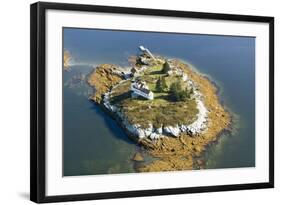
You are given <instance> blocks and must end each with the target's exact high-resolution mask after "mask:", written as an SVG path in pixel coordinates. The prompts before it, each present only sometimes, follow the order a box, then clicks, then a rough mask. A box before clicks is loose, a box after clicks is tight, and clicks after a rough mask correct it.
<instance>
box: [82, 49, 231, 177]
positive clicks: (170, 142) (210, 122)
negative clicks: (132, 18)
mask: <svg viewBox="0 0 281 205" xmlns="http://www.w3.org/2000/svg"><path fill="white" fill-rule="evenodd" d="M139 49H140V54H139V55H138V56H134V57H130V61H131V63H132V67H126V68H123V67H120V66H117V65H112V64H102V65H99V66H97V67H96V68H95V69H94V70H93V71H92V72H91V73H90V74H89V75H88V79H87V81H88V84H89V85H90V86H91V87H93V90H94V92H93V95H92V96H91V97H90V99H91V100H93V101H94V102H95V103H97V104H98V105H100V106H101V107H102V108H103V109H104V111H106V112H107V113H108V114H110V115H111V116H112V117H113V118H114V119H115V120H116V122H117V123H118V124H119V125H120V126H121V127H122V128H123V129H124V130H125V132H126V133H127V134H128V136H129V137H130V138H131V139H133V140H135V141H136V142H137V143H139V145H140V146H141V147H143V148H144V149H145V150H146V152H148V153H149V154H150V155H151V156H152V157H154V159H155V160H152V161H151V162H149V163H143V164H142V166H139V167H138V168H137V171H139V172H151V171H176V170H188V169H200V168H204V162H202V160H199V157H200V156H201V155H202V153H203V151H204V150H205V148H206V146H207V145H209V144H210V143H212V142H214V141H216V140H217V139H218V137H219V136H220V134H221V133H222V132H224V131H225V130H228V129H229V127H230V122H231V117H230V114H229V112H227V111H226V109H225V108H224V107H223V105H222V104H221V103H220V100H219V98H218V95H217V88H216V86H215V85H214V84H213V83H212V82H211V81H210V80H209V79H208V78H207V77H206V76H204V75H202V74H200V73H199V72H198V71H196V70H195V69H193V68H192V67H191V66H190V65H188V64H187V63H184V62H182V61H180V60H177V59H167V58H165V57H163V56H158V55H153V54H152V53H151V52H150V51H149V50H148V49H147V48H144V47H143V46H140V47H139ZM132 59H133V60H132ZM136 156H138V155H136ZM140 158H141V157H139V156H138V159H140Z"/></svg>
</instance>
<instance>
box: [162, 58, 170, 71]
mask: <svg viewBox="0 0 281 205" xmlns="http://www.w3.org/2000/svg"><path fill="white" fill-rule="evenodd" d="M169 70H171V66H170V64H169V63H168V61H167V60H166V61H165V63H164V64H163V68H162V72H163V73H167V72H168V71H169Z"/></svg>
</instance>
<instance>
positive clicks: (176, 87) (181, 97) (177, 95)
mask: <svg viewBox="0 0 281 205" xmlns="http://www.w3.org/2000/svg"><path fill="white" fill-rule="evenodd" d="M170 93H171V95H172V97H173V98H174V99H176V100H177V101H187V100H189V99H190V98H191V95H192V94H193V88H191V89H190V90H188V89H187V88H186V89H183V88H182V85H181V82H180V81H177V82H174V83H172V84H171V86H170Z"/></svg>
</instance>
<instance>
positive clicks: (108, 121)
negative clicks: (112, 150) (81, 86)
mask: <svg viewBox="0 0 281 205" xmlns="http://www.w3.org/2000/svg"><path fill="white" fill-rule="evenodd" d="M90 104H91V106H90V109H91V110H93V111H95V113H96V115H97V116H99V118H100V119H102V120H103V121H104V125H105V126H106V127H107V128H108V129H109V130H110V131H111V132H112V133H114V135H113V136H114V137H116V138H117V139H121V140H123V141H125V142H127V143H129V144H135V145H137V144H136V143H135V142H134V141H133V140H130V139H129V137H128V136H127V134H126V133H125V131H124V130H123V129H122V128H121V127H120V126H119V125H118V123H117V122H116V121H115V120H114V119H113V118H112V117H111V116H109V115H108V114H107V113H106V112H105V111H103V110H102V108H100V107H99V106H98V105H96V104H95V103H94V102H91V101H90Z"/></svg>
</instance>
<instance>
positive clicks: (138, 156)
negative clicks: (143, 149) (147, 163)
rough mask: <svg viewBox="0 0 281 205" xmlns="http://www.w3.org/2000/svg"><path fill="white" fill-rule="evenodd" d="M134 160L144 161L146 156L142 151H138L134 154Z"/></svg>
mask: <svg viewBox="0 0 281 205" xmlns="http://www.w3.org/2000/svg"><path fill="white" fill-rule="evenodd" d="M132 160H133V161H136V162H143V161H144V158H143V156H142V155H141V153H139V152H137V153H135V154H134V156H133V157H132Z"/></svg>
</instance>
